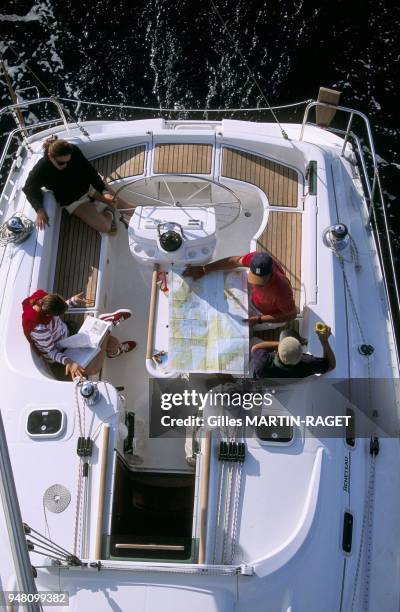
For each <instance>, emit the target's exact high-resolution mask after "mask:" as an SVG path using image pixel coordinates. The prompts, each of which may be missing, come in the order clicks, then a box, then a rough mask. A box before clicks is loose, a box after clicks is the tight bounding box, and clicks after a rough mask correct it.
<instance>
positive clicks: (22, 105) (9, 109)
mask: <svg viewBox="0 0 400 612" xmlns="http://www.w3.org/2000/svg"><path fill="white" fill-rule="evenodd" d="M46 102H48V103H50V104H54V106H55V107H56V108H57V110H58V113H59V115H60V119H61V120H62V122H63V124H64V127H65V130H66V131H67V133H69V131H70V130H69V125H68V122H67V118H66V116H65V114H64V111H63V107H62V106H61V104H60V102H59V101H58V100H57V98H36V99H34V100H26V101H25V100H24V101H23V102H19V103H18V104H10V105H9V106H5V107H4V108H0V119H1V116H2V115H5V114H6V113H12V112H13V111H14V110H24V108H26V107H27V106H33V105H35V104H42V103H46Z"/></svg>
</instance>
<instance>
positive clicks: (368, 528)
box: [350, 454, 376, 612]
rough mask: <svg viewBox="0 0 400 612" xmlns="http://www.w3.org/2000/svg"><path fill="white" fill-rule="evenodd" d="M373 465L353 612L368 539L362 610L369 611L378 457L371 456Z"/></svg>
mask: <svg viewBox="0 0 400 612" xmlns="http://www.w3.org/2000/svg"><path fill="white" fill-rule="evenodd" d="M370 457H371V464H370V469H369V477H368V489H367V494H366V497H365V503H364V514H363V521H362V527H361V535H360V546H359V549H358V556H357V566H356V573H355V576H354V584H353V596H352V600H351V609H350V610H351V612H353V610H354V606H355V603H356V595H357V586H358V579H359V577H360V570H361V561H362V553H363V548H364V543H365V539H366V538H367V546H368V548H367V558H366V576H365V590H364V593H363V601H362V608H361V609H362V610H363V611H364V612H368V611H369V581H370V558H369V556H370V554H371V541H370V539H371V530H372V516H373V500H374V489H375V467H376V455H374V454H371V455H370Z"/></svg>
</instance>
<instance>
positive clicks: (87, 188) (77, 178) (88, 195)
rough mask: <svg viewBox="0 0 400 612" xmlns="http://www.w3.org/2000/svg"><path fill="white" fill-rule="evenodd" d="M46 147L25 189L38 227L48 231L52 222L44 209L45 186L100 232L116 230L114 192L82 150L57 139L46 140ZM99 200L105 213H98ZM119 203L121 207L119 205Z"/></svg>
mask: <svg viewBox="0 0 400 612" xmlns="http://www.w3.org/2000/svg"><path fill="white" fill-rule="evenodd" d="M43 148H44V151H45V152H44V155H43V157H42V159H40V160H39V161H38V162H37V164H36V165H35V166H34V167H33V168H32V170H31V171H30V173H29V175H28V178H27V181H26V183H25V186H24V188H23V191H24V193H25V195H26V197H27V199H28V201H29V202H30V204H31V205H32V207H33V208H34V209H35V210H36V215H37V216H36V225H37V227H38V228H39V229H44V227H45V225H46V224H47V223H48V221H49V219H48V215H47V213H46V211H45V210H44V208H43V197H44V194H43V187H45V188H46V189H50V190H51V191H53V193H54V197H55V199H56V200H57V202H58V203H59V204H60V206H61V207H63V208H65V209H66V210H67V212H68V213H69V214H73V215H75V216H77V217H79V218H80V219H81V220H82V221H84V222H85V223H87V224H88V225H90V226H91V227H93V228H94V229H96V230H98V231H99V232H113V230H114V231H115V230H116V226H115V219H114V212H113V203H114V201H116V198H115V196H114V193H112V190H111V189H110V187H109V186H107V185H106V184H105V183H104V181H103V180H102V178H101V177H100V175H99V174H98V172H97V171H96V170H95V168H94V167H93V166H92V164H91V163H90V162H89V160H87V159H86V157H85V156H84V155H83V153H82V152H81V150H80V149H79V148H78V147H76V146H75V145H73V144H71V143H69V142H67V141H65V140H58V139H54V138H53V139H48V140H47V141H45V143H44V145H43ZM110 192H111V193H110ZM95 200H96V201H97V202H100V203H103V204H105V205H106V206H105V207H104V206H103V210H101V211H100V210H98V206H96V205H95V203H94V201H95ZM116 204H117V207H118V202H116ZM100 206H101V204H100Z"/></svg>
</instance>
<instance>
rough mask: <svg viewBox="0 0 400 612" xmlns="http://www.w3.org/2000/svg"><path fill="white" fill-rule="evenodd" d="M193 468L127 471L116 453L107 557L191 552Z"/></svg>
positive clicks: (178, 556)
mask: <svg viewBox="0 0 400 612" xmlns="http://www.w3.org/2000/svg"><path fill="white" fill-rule="evenodd" d="M194 489H195V475H194V473H193V474H192V473H185V474H180V473H167V472H141V471H134V470H130V469H129V468H128V467H127V465H126V464H125V462H124V461H123V460H122V459H121V457H120V456H119V455H118V454H117V456H116V464H115V477H114V491H113V501H112V515H111V533H110V534H109V537H108V545H107V549H108V550H107V557H108V558H125V559H128V558H129V559H133V558H134V559H148V560H150V559H151V560H156V559H157V560H169V561H185V560H186V561H188V560H190V559H192V557H193V550H192V549H193V541H192V523H193V504H194Z"/></svg>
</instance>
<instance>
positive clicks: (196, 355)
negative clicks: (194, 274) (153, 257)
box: [168, 270, 249, 375]
mask: <svg viewBox="0 0 400 612" xmlns="http://www.w3.org/2000/svg"><path fill="white" fill-rule="evenodd" d="M169 276H170V279H169V284H170V287H169V289H170V290H169V350H168V355H169V358H168V366H169V367H172V368H173V369H175V370H178V371H181V372H182V371H183V372H225V373H229V374H242V375H243V374H247V373H248V352H249V328H248V324H247V323H245V322H243V319H245V318H247V316H248V315H247V310H248V305H247V279H246V273H245V272H244V271H243V270H233V271H229V272H228V271H227V272H222V271H221V272H213V273H212V274H207V276H203V277H202V278H201V279H199V280H196V281H194V280H193V279H191V278H187V277H182V275H181V273H180V272H175V271H171V273H170V275H169Z"/></svg>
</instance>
